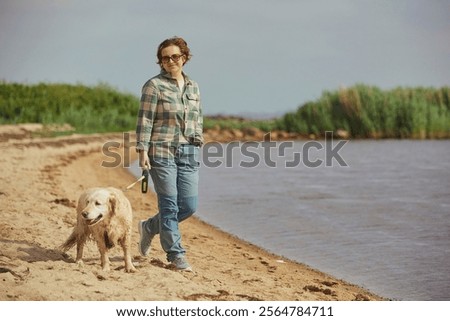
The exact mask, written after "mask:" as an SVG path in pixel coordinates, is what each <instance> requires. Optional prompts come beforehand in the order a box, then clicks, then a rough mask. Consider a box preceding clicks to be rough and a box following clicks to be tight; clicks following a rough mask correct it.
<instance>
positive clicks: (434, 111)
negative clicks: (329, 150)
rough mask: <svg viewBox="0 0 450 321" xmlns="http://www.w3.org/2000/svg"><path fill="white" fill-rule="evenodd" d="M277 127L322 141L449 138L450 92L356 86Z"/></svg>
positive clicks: (286, 117) (445, 89) (292, 115)
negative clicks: (327, 137) (329, 137)
mask: <svg viewBox="0 0 450 321" xmlns="http://www.w3.org/2000/svg"><path fill="white" fill-rule="evenodd" d="M276 127H277V128H279V129H284V130H287V131H289V132H296V133H301V134H314V135H318V136H321V135H323V134H324V132H325V131H333V132H335V131H337V130H345V131H347V132H348V133H349V135H350V136H351V137H356V138H422V139H423V138H450V88H449V87H443V88H440V89H434V88H422V87H418V88H401V87H399V88H395V89H392V90H388V91H382V90H380V89H379V88H377V87H373V86H366V85H361V84H359V85H356V86H354V87H351V88H341V89H339V90H337V91H334V92H329V91H326V92H324V93H323V94H322V96H321V97H320V98H319V99H318V100H317V101H315V102H308V103H306V104H304V105H302V106H300V107H299V108H298V109H297V110H296V111H295V112H292V113H287V114H285V115H284V116H283V117H282V118H281V119H279V120H278V121H277V126H276Z"/></svg>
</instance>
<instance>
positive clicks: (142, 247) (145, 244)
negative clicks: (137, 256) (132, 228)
mask: <svg viewBox="0 0 450 321" xmlns="http://www.w3.org/2000/svg"><path fill="white" fill-rule="evenodd" d="M144 223H145V220H143V221H140V222H139V224H138V229H139V235H140V238H139V245H138V248H139V253H141V255H142V256H147V255H148V254H149V253H150V245H151V244H152V240H153V237H154V236H155V235H154V234H151V233H149V232H147V230H146V229H145V228H144Z"/></svg>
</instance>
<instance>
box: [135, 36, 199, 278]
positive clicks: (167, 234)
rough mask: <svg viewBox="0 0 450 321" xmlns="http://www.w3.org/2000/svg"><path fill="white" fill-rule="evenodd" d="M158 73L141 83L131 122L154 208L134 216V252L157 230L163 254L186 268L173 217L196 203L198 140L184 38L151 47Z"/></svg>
mask: <svg viewBox="0 0 450 321" xmlns="http://www.w3.org/2000/svg"><path fill="white" fill-rule="evenodd" d="M157 57H158V64H159V65H160V67H161V73H160V74H159V75H157V76H155V77H153V78H151V79H150V80H148V81H147V82H146V83H145V84H144V86H143V88H142V96H141V104H140V108H139V114H138V121H137V126H136V138H137V151H138V152H139V166H140V167H141V168H149V169H150V175H151V178H152V181H153V184H154V187H155V191H156V194H157V197H158V207H159V213H158V214H156V215H155V216H153V217H151V218H149V219H147V220H143V221H140V222H139V225H138V227H139V234H140V241H139V252H140V253H141V255H143V256H147V255H148V254H149V252H150V245H151V241H152V239H153V237H154V236H155V235H156V234H158V233H159V235H160V240H161V246H162V248H163V250H164V251H165V252H166V254H167V260H168V261H169V262H171V264H172V265H173V266H174V267H175V269H177V270H192V269H191V266H190V265H189V263H188V262H187V260H186V257H185V254H186V251H185V249H184V248H183V247H182V245H181V234H180V231H179V228H178V223H179V222H181V221H183V220H185V219H187V218H188V217H190V216H191V215H192V214H193V213H194V212H195V211H196V209H197V199H198V169H199V166H200V163H199V149H200V146H201V145H202V144H203V133H202V132H203V119H202V110H201V105H200V92H199V88H198V85H197V83H196V82H194V81H193V80H192V79H190V78H189V77H188V76H187V75H186V74H185V73H184V72H183V66H184V65H185V64H186V62H188V61H189V60H190V58H191V53H190V50H189V48H188V46H187V43H186V41H184V40H183V39H182V38H179V37H174V38H170V39H166V40H164V41H163V42H162V43H161V44H160V45H159V47H158V51H157Z"/></svg>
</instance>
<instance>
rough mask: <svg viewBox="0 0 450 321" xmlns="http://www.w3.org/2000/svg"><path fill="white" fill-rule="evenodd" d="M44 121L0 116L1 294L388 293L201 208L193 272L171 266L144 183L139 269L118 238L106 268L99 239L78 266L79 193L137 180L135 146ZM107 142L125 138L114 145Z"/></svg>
mask: <svg viewBox="0 0 450 321" xmlns="http://www.w3.org/2000/svg"><path fill="white" fill-rule="evenodd" d="M40 131H42V127H41V126H40V125H33V124H29V125H17V126H10V125H5V126H0V148H1V153H0V166H1V169H2V170H1V181H0V204H1V205H0V209H1V216H0V278H1V287H2V290H1V291H0V300H2V301H8V300H20V301H29V300H54V301H85V300H99V301H106V300H108V301H111V300H115V301H129V300H139V301H144V300H145V301H147V300H159V301H167V300H208V301H209V300H222V301H230V300H232V301H235V300H264V301H297V300H302V301H304V300H308V301H317V300H320V301H324V300H346V301H351V300H384V299H383V298H381V297H379V296H377V295H375V294H372V293H370V292H369V291H367V290H365V289H363V288H361V287H358V286H355V285H352V284H349V283H347V282H345V281H343V280H339V279H336V278H333V277H332V276H330V275H327V274H324V273H321V272H320V271H317V270H314V269H312V268H311V267H308V266H306V265H303V264H299V263H296V262H292V261H290V260H288V259H286V258H283V257H279V256H277V255H273V254H271V253H268V252H266V251H264V250H262V249H260V248H258V247H256V246H253V245H251V244H249V243H247V242H244V241H242V240H240V239H238V238H236V237H234V236H232V235H229V234H226V233H224V232H222V231H220V230H218V229H216V228H214V227H212V226H210V225H208V224H206V223H204V222H202V221H200V220H199V219H197V218H195V216H194V217H193V218H191V219H189V220H187V221H186V222H183V223H182V224H181V232H182V234H183V244H184V246H185V247H186V249H187V251H188V260H189V262H190V263H191V264H192V266H193V268H194V273H190V272H176V271H172V270H170V269H168V268H167V262H166V260H165V254H164V253H163V252H162V250H161V246H160V245H159V238H158V237H156V238H155V239H154V241H153V242H154V246H153V248H152V252H151V254H150V255H149V257H146V258H144V257H141V256H140V255H139V253H138V250H137V243H138V236H139V235H138V231H137V222H138V221H139V220H142V219H144V218H147V217H148V216H150V215H152V214H153V213H155V212H156V210H157V204H156V198H155V195H154V194H153V193H147V194H142V193H141V192H140V187H139V185H136V186H135V187H134V188H132V189H131V190H129V191H127V192H126V196H127V197H128V198H129V199H130V201H131V204H132V207H133V231H132V257H133V262H134V264H135V266H136V268H137V272H135V273H125V272H124V262H123V256H122V255H123V253H122V251H121V249H120V248H119V247H115V248H113V249H112V250H111V251H110V259H111V263H112V266H111V271H110V272H108V273H106V272H103V271H102V270H101V267H100V257H99V253H98V250H97V248H96V245H95V244H94V243H93V242H90V243H88V244H87V247H86V248H85V253H84V265H83V266H79V265H77V264H75V263H74V258H75V255H76V254H75V249H72V250H70V251H69V252H68V253H62V252H60V251H59V250H58V246H59V245H60V244H61V243H62V242H64V240H65V239H66V238H67V237H68V236H69V234H70V232H71V230H72V228H73V226H74V224H75V222H76V213H75V206H76V201H77V199H78V196H79V194H80V193H81V192H82V191H83V190H84V189H86V188H88V187H94V186H113V187H117V188H121V189H122V188H125V187H126V186H128V185H129V184H131V183H132V182H133V181H134V180H135V178H134V177H133V176H132V175H131V174H130V173H129V172H128V170H127V169H125V168H123V164H124V161H125V163H126V162H128V161H132V160H133V159H135V157H136V155H135V152H134V148H132V146H127V145H126V144H125V146H124V144H123V142H124V140H123V135H122V134H102V135H100V134H96V135H71V136H62V137H57V138H46V137H42V136H39V132H40ZM107 142H117V143H120V144H121V145H120V146H118V148H115V147H114V146H112V147H110V148H109V151H110V153H109V154H108V153H107V154H105V152H104V151H102V149H103V148H104V147H105V143H107ZM112 145H114V144H112ZM116 147H117V146H116ZM114 148H115V149H114ZM112 153H115V154H114V155H120V157H121V164H120V165H119V166H117V167H105V166H102V163H103V165H105V162H107V163H109V164H111V163H113V162H114V161H117V159H114V157H112V156H111V155H113V154H112ZM108 155H109V156H108ZM235 214H236V213H230V215H235Z"/></svg>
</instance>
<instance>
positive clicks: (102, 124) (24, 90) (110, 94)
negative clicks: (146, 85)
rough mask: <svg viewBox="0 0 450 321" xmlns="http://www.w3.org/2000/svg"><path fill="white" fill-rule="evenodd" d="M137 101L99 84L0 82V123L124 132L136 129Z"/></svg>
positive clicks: (131, 96) (82, 130)
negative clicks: (90, 85)
mask: <svg viewBox="0 0 450 321" xmlns="http://www.w3.org/2000/svg"><path fill="white" fill-rule="evenodd" d="M138 106H139V99H138V98H137V97H135V96H133V95H130V94H124V93H120V92H118V91H117V90H115V89H114V88H112V87H110V86H108V85H105V84H100V85H97V86H94V87H87V86H83V85H67V84H44V83H41V84H37V85H23V84H15V83H0V116H1V118H0V119H1V120H0V121H1V123H2V124H17V123H41V124H70V125H71V126H72V127H74V128H75V130H76V132H78V133H92V132H117V131H127V130H130V129H133V128H134V127H135V126H136V116H137V108H138Z"/></svg>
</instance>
